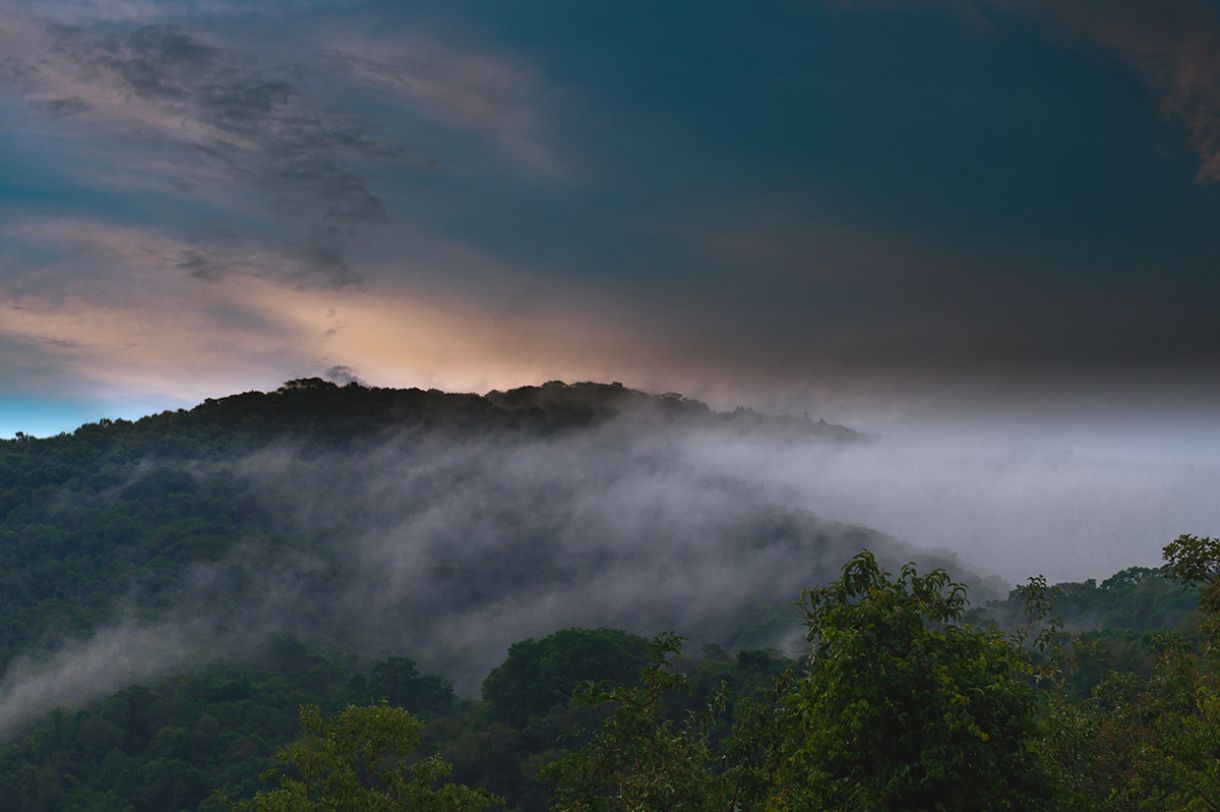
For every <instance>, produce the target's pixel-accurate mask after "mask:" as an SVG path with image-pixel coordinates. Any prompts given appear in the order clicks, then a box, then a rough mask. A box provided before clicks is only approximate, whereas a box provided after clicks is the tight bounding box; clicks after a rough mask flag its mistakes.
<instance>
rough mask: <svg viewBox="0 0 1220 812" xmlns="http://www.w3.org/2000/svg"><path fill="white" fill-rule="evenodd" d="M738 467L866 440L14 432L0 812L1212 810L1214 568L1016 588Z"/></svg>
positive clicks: (324, 411) (175, 429) (1172, 563)
mask: <svg viewBox="0 0 1220 812" xmlns="http://www.w3.org/2000/svg"><path fill="white" fill-rule="evenodd" d="M743 437H744V438H747V439H750V440H756V439H757V438H759V437H764V438H767V439H768V441H776V442H783V443H798V442H799V443H829V444H844V443H860V442H868V441H869V440H868V438H867V437H864V436H861V435H858V434H856V433H855V432H852V431H850V430H849V429H845V428H842V427H838V426H833V425H830V424H827V423H824V422H820V421H814V420H809V419H808V418H775V417H767V416H763V415H758V414H755V413H753V412H748V411H738V412H731V413H718V412H715V411H713V410H711V409H709V408H708V407H706V406H705V405H703V404H701V403H699V402H697V401H691V400H689V399H685V398H681V397H680V396H676V395H666V396H652V395H646V394H643V393H640V392H635V391H633V390H630V389H625V388H623V387H619V386H617V385H600V384H575V385H564V384H560V383H558V382H556V383H553V384H548V385H545V386H543V387H527V388H524V389H520V390H513V391H510V392H505V393H499V392H492V393H489V394H488V395H486V396H475V395H450V394H444V393H440V392H435V391H433V392H423V391H419V390H390V389H372V388H367V387H363V386H359V385H355V384H353V385H350V386H344V387H339V386H335V385H334V384H330V383H327V382H325V381H320V380H314V379H310V380H304V381H294V382H290V383H289V384H286V385H285V386H284V387H282V388H281V389H280V390H278V391H277V392H273V393H265V394H264V393H247V394H244V395H238V396H235V397H230V398H224V399H219V400H209V401H207V402H205V403H204V404H202V405H200V406H199V407H197V408H195V409H192V410H190V411H179V412H167V413H163V414H160V415H155V416H152V417H149V418H145V419H143V420H140V421H136V422H125V421H101V422H99V423H95V424H90V425H86V426H82V427H81V428H80V429H78V430H77V431H75V432H73V433H72V434H64V435H60V436H58V437H50V438H43V439H36V438H29V437H25V436H19V437H18V438H17V439H16V440H12V441H4V442H0V578H3V579H4V580H3V584H2V585H0V609H2V610H3V611H2V612H0V623H2V624H3V627H2V629H0V668H2V669H3V673H4V678H3V681H2V682H0V737H2V742H0V798H2V799H3V804H2V808H4V809H13V810H81V811H83V810H140V811H141V812H143V810H157V811H158V812H160V811H161V810H194V809H201V810H228V809H253V810H307V809H319V810H321V809H328V810H339V809H352V810H362V809H367V810H389V809H419V810H428V809H435V810H477V809H505V810H521V811H522V812H524V811H525V810H561V811H564V812H566V811H567V810H572V811H573V812H574V811H575V810H620V809H621V810H628V809H630V810H811V809H851V810H874V809H894V810H900V809H901V810H906V809H910V810H917V809H929V810H931V809H946V810H956V809H961V810H967V809H970V810H978V809H1014V810H1019V809H1047V810H1076V809H1079V810H1086V809H1107V810H1136V809H1173V810H1177V809H1181V810H1187V809H1214V808H1216V802H1215V799H1216V798H1217V797H1220V693H1218V690H1220V686H1218V685H1217V673H1218V672H1217V662H1216V659H1215V648H1214V646H1215V644H1216V643H1217V642H1220V637H1218V636H1217V634H1218V633H1217V629H1220V542H1218V541H1216V540H1212V539H1208V538H1197V537H1193V536H1183V537H1180V538H1179V539H1177V540H1174V541H1172V542H1171V543H1169V544H1168V546H1166V547H1165V550H1164V560H1165V566H1164V567H1161V568H1149V567H1133V568H1130V569H1127V570H1124V571H1122V572H1119V573H1117V574H1115V575H1114V576H1112V577H1110V578H1108V579H1106V580H1103V581H1101V582H1100V583H1098V582H1095V581H1086V582H1083V583H1063V584H1057V585H1049V584H1047V583H1046V581H1045V580H1044V579H1041V578H1031V579H1030V581H1029V582H1028V583H1026V584H1024V585H1022V586H1020V587H1018V588H1017V589H1015V590H1011V591H1008V592H1004V591H1003V590H999V589H997V587H996V584H995V581H994V579H987V578H983V577H980V576H978V575H976V574H974V573H970V572H968V571H966V570H965V568H963V567H962V566H961V564H960V562H957V561H956V560H954V559H953V558H952V557H951V556H948V555H944V554H928V553H924V552H920V551H916V550H913V549H910V548H907V547H904V546H903V545H902V544H901V543H900V542H898V541H896V540H894V539H892V538H889V537H887V536H884V535H882V534H879V533H876V532H873V531H870V530H868V529H866V528H861V527H855V526H849V525H841V524H838V523H835V522H832V521H829V520H826V519H823V518H821V517H818V516H814V515H812V514H808V513H805V512H801V511H794V510H791V509H789V508H786V507H784V506H783V505H782V504H780V503H778V502H777V501H775V500H773V499H771V498H770V497H769V495H768V494H766V493H761V492H759V491H758V490H757V489H752V488H751V487H750V486H749V485H748V483H744V482H741V481H736V480H732V479H728V478H725V477H724V476H722V475H721V474H719V473H718V472H714V471H709V470H708V469H706V468H700V467H698V466H696V465H695V464H694V463H693V462H692V459H693V458H692V457H690V456H689V455H684V448H686V447H687V446H685V445H684V443H687V442H705V441H707V439H708V438H712V440H715V441H716V442H731V441H733V440H734V438H743ZM522 459H524V462H519V461H520V460H522ZM514 466H518V467H516V468H514ZM628 470H630V471H631V472H632V474H631V476H627V474H626V473H624V472H626V471H628ZM639 472H644V473H643V474H642V476H644V477H645V479H644V480H643V481H644V482H645V483H646V485H647V488H643V487H641V485H640V482H641V480H640V479H639V477H640V476H641V474H640V473H639ZM645 492H646V494H647V495H641V494H643V493H645ZM655 494H659V495H655ZM603 501H604V502H605V503H607V505H608V506H607V507H605V508H604V511H603V510H602V509H599V508H597V507H596V506H595V505H594V504H593V503H594V502H603ZM624 513H626V514H631V515H620V514H624ZM635 514H638V515H635ZM637 536H643V537H642V538H637ZM1166 541H1168V540H1166ZM911 561H913V562H914V563H907V562H911ZM958 579H960V582H959V580H958ZM680 635H681V636H680Z"/></svg>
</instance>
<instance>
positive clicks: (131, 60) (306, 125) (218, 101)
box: [44, 25, 407, 285]
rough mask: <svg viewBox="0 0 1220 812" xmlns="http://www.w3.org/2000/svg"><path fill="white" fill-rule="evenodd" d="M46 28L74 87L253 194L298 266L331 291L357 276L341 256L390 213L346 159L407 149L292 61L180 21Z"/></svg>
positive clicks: (216, 269) (61, 104)
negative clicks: (117, 107)
mask: <svg viewBox="0 0 1220 812" xmlns="http://www.w3.org/2000/svg"><path fill="white" fill-rule="evenodd" d="M48 30H49V32H50V34H51V37H52V41H53V50H54V52H55V54H57V55H58V56H60V57H63V58H66V59H67V60H69V61H70V63H71V64H72V66H73V69H74V71H75V72H76V74H77V79H78V80H79V81H81V82H83V83H85V84H86V85H88V86H93V87H100V88H102V89H106V88H113V89H115V90H117V92H118V93H120V94H121V95H122V96H123V98H124V99H126V100H127V102H128V103H129V104H140V105H143V108H142V109H143V111H144V115H143V116H142V117H133V123H134V124H135V126H137V128H138V129H139V130H140V132H141V134H142V135H146V136H151V137H153V138H160V139H166V140H168V141H169V142H170V143H171V144H173V145H175V146H178V147H182V148H185V149H187V150H188V151H189V152H192V153H193V154H194V156H195V159H196V160H197V159H199V158H202V159H204V160H207V161H210V162H213V163H215V164H217V165H219V166H221V167H223V169H224V171H225V172H226V174H228V175H229V176H230V177H232V178H236V179H239V180H240V181H242V182H244V183H245V184H247V185H248V186H249V187H250V188H252V189H254V190H256V191H257V192H258V193H259V194H260V195H261V196H262V197H263V199H264V200H265V201H266V204H267V206H268V209H269V210H270V212H271V213H272V214H273V215H274V216H275V217H276V218H277V219H278V220H280V221H281V222H282V223H284V224H286V225H288V226H289V227H290V228H291V229H292V230H293V233H294V235H295V236H294V241H296V242H299V243H300V244H301V245H302V246H303V251H302V256H301V261H302V263H303V264H305V265H307V266H308V267H309V269H310V270H311V271H312V272H313V273H314V274H315V275H317V276H320V277H321V278H323V279H325V280H327V281H328V282H330V283H331V284H334V285H343V284H348V283H350V282H352V281H354V280H355V279H356V275H355V274H354V273H353V272H352V270H351V269H350V268H349V267H348V265H347V264H346V263H345V262H344V260H343V254H344V253H345V251H346V250H347V248H348V247H350V245H351V243H352V241H353V240H354V239H356V238H358V237H360V236H361V235H363V234H365V233H367V232H368V230H369V229H370V228H373V227H376V226H380V225H383V224H385V223H387V222H388V221H389V215H388V213H387V211H386V208H385V205H384V203H383V202H382V200H381V198H380V197H379V196H378V195H377V194H376V193H375V192H374V191H373V190H372V189H371V188H370V186H369V184H368V182H367V180H366V179H365V178H364V177H363V176H362V175H360V174H359V172H358V171H357V170H356V168H355V167H354V163H355V162H358V161H361V160H389V161H397V160H402V159H405V158H406V157H407V153H406V151H405V150H404V149H403V148H401V147H400V146H397V145H395V144H393V143H390V142H389V141H387V140H385V139H383V138H382V137H380V136H379V135H378V134H377V133H375V132H374V130H373V128H372V127H371V126H370V125H369V124H367V123H366V122H364V121H362V120H360V119H358V118H355V117H353V116H350V115H347V114H344V113H341V112H338V111H336V110H333V109H331V108H330V107H328V106H327V105H325V104H323V103H321V102H320V101H319V100H318V99H317V98H315V97H314V96H312V95H311V94H310V93H309V92H307V90H305V89H304V88H303V87H302V86H301V84H300V83H298V82H295V81H293V79H292V78H291V74H292V68H291V66H288V67H274V66H266V65H264V64H263V63H262V62H261V61H260V60H259V59H258V58H257V57H256V56H254V55H252V54H250V53H247V52H244V51H240V50H237V49H234V48H230V47H223V46H220V45H215V44H212V43H210V42H208V41H206V40H205V39H203V38H202V37H200V36H198V35H196V34H195V33H192V32H189V31H187V30H185V29H183V28H181V27H179V26H173V25H169V26H148V27H144V28H140V29H138V30H136V31H134V32H131V33H128V34H121V35H120V34H99V33H97V32H94V31H91V30H86V29H82V28H74V27H65V26H52V27H50V28H49V29H48ZM88 104H89V103H88V101H87V100H85V99H70V100H55V101H52V102H48V103H46V105H44V106H46V107H47V108H48V109H49V110H51V111H52V112H55V113H56V114H60V115H62V114H65V113H70V112H71V113H75V112H83V111H84V110H87V109H88ZM52 105H54V107H53V108H52ZM150 118H152V119H153V120H152V121H150V120H149V119H150ZM183 267H184V268H186V269H187V270H189V271H190V272H192V273H193V274H195V275H197V276H199V277H201V278H208V277H210V276H213V275H215V274H217V273H221V272H224V271H225V267H224V266H223V265H222V264H217V263H216V262H211V261H205V259H204V258H201V257H200V256H196V255H193V256H191V257H186V258H184V262H183Z"/></svg>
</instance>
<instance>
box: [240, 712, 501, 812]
mask: <svg viewBox="0 0 1220 812" xmlns="http://www.w3.org/2000/svg"><path fill="white" fill-rule="evenodd" d="M300 718H301V732H302V733H303V734H304V738H302V739H301V740H299V741H296V742H293V743H292V744H290V745H288V746H287V747H286V748H284V749H283V750H281V751H280V753H279V760H280V761H281V762H282V763H283V764H284V765H285V766H286V767H287V768H288V769H281V770H280V771H271V772H269V773H267V775H266V776H264V777H265V778H267V779H274V778H278V779H279V787H278V788H276V789H274V790H270V791H265V792H260V793H258V794H257V795H256V796H254V798H253V800H250V801H240V802H237V803H234V804H232V805H231V806H230V809H231V810H233V812H310V810H315V811H316V812H328V811H329V812H392V811H393V810H413V811H414V812H479V810H483V809H488V808H490V807H492V806H494V805H496V804H497V803H499V799H498V798H496V797H495V796H493V795H490V794H488V793H485V792H482V791H480V790H476V789H471V788H470V787H464V786H461V785H458V784H441V783H440V782H441V780H442V779H443V778H444V777H445V776H446V775H447V774H448V773H449V769H450V768H449V765H448V764H446V763H445V762H444V761H443V760H442V759H441V758H440V757H438V756H430V757H426V758H421V759H414V758H413V755H414V753H415V750H416V748H417V747H418V745H419V741H420V734H421V732H422V730H423V724H422V723H421V722H420V721H419V720H418V719H416V718H415V717H413V716H411V714H409V713H407V712H406V711H404V710H402V709H401V708H394V707H391V706H389V705H387V704H384V703H382V704H377V705H368V706H354V705H353V706H349V707H347V708H345V709H343V710H342V711H340V712H339V713H337V714H335V715H334V716H333V717H332V718H329V719H327V718H324V717H323V716H322V713H321V712H320V711H319V710H318V709H317V708H316V707H305V708H302V709H301V717H300ZM438 785H439V786H438Z"/></svg>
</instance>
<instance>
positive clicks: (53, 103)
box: [42, 96, 93, 118]
mask: <svg viewBox="0 0 1220 812" xmlns="http://www.w3.org/2000/svg"><path fill="white" fill-rule="evenodd" d="M92 107H93V105H91V104H89V102H87V101H85V100H84V99H82V98H79V97H76V96H73V97H70V98H66V99H51V100H50V101H47V102H43V104H42V109H43V110H45V111H46V112H47V113H48V114H50V115H52V116H55V117H57V118H58V117H63V116H74V115H77V114H79V113H87V112H89V110H90V109H92Z"/></svg>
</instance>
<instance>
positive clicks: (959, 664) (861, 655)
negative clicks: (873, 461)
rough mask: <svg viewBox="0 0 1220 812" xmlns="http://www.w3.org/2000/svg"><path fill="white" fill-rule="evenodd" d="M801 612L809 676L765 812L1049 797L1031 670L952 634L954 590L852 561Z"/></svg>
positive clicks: (1010, 644) (998, 642) (1023, 803)
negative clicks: (769, 810) (1040, 753)
mask: <svg viewBox="0 0 1220 812" xmlns="http://www.w3.org/2000/svg"><path fill="white" fill-rule="evenodd" d="M802 606H803V610H804V614H805V623H806V625H807V628H808V639H809V642H810V654H809V670H808V673H807V674H806V675H805V676H804V677H803V678H802V679H801V680H800V681H799V683H798V684H797V686H796V692H795V695H794V696H793V697H792V703H793V714H792V723H791V725H790V728H789V730H788V731H787V732H788V736H789V742H788V745H787V747H786V755H785V757H784V759H783V760H782V762H781V766H780V770H779V773H778V776H777V781H776V787H775V794H774V797H773V799H772V802H771V808H773V809H777V810H807V809H840V810H879V809H891V810H925V809H926V810H933V809H935V810H978V809H989V810H996V809H1021V810H1027V809H1034V808H1038V807H1039V806H1040V805H1041V804H1042V803H1043V802H1044V801H1045V800H1046V799H1047V798H1048V797H1049V794H1050V789H1051V788H1050V780H1049V777H1048V775H1049V773H1048V772H1047V771H1046V770H1045V769H1044V768H1043V765H1042V763H1041V760H1040V759H1039V757H1038V753H1037V752H1036V750H1035V742H1036V740H1037V734H1038V722H1037V710H1038V700H1037V696H1036V694H1035V689H1034V687H1033V679H1032V676H1033V674H1032V670H1031V667H1030V665H1029V663H1028V661H1027V659H1026V657H1025V656H1024V655H1023V653H1022V651H1021V649H1020V648H1019V647H1018V646H1017V645H1016V643H1015V641H1014V640H1013V639H1012V638H1009V637H1007V636H1006V635H1004V634H1003V633H1001V632H1000V631H998V630H979V629H975V628H972V627H970V626H967V625H963V624H961V623H959V621H960V620H961V618H962V614H963V611H964V609H965V606H966V592H965V587H963V586H962V585H961V584H959V583H955V582H953V581H952V580H951V579H950V578H949V576H948V575H947V574H946V573H945V572H944V571H942V570H934V571H932V572H930V573H928V574H927V575H919V574H918V573H917V572H916V571H915V567H914V565H911V564H908V565H906V566H905V567H903V568H902V570H901V571H900V573H899V574H898V577H897V578H892V577H891V576H890V575H889V573H886V572H885V571H883V570H882V569H881V568H880V567H879V566H878V565H877V561H876V559H875V558H874V557H873V556H872V554H871V553H869V552H867V551H865V552H862V553H860V554H858V555H857V556H856V557H854V558H853V559H852V560H851V561H850V562H848V564H847V565H846V566H845V567H844V568H843V574H842V577H841V578H840V579H839V580H838V581H836V582H834V583H832V584H830V585H829V586H827V587H824V588H821V589H812V590H806V591H805V592H804V593H803V596H802Z"/></svg>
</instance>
